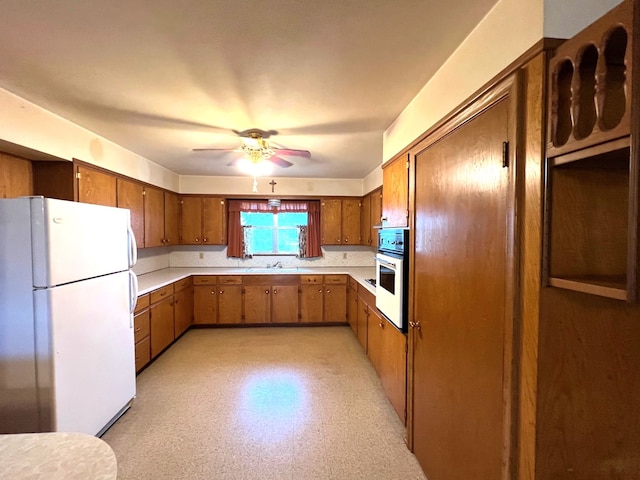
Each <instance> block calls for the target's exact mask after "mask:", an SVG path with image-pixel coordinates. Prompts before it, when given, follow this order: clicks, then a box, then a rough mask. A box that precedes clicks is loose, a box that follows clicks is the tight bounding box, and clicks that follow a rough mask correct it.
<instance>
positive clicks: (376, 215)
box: [360, 187, 382, 247]
mask: <svg viewBox="0 0 640 480" xmlns="http://www.w3.org/2000/svg"><path fill="white" fill-rule="evenodd" d="M381 215H382V187H380V188H377V189H375V190H373V191H372V192H370V193H368V194H367V195H365V196H364V197H362V211H361V215H360V235H361V237H362V242H361V243H362V245H368V246H372V247H377V246H378V245H377V244H378V231H377V229H376V228H374V227H376V226H380V222H381V220H380V217H381Z"/></svg>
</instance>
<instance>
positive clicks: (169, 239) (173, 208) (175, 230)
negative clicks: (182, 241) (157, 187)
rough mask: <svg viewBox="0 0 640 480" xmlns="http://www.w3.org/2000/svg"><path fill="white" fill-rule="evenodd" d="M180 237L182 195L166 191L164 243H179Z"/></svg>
mask: <svg viewBox="0 0 640 480" xmlns="http://www.w3.org/2000/svg"><path fill="white" fill-rule="evenodd" d="M179 237H180V197H178V195H176V194H175V193H170V192H164V244H165V245H177V244H178V243H179Z"/></svg>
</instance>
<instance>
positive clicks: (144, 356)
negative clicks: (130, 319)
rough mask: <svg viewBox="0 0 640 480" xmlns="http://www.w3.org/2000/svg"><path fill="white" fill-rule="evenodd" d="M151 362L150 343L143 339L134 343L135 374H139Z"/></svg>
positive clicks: (146, 338)
mask: <svg viewBox="0 0 640 480" xmlns="http://www.w3.org/2000/svg"><path fill="white" fill-rule="evenodd" d="M150 360H151V343H150V342H149V337H145V338H144V339H142V340H140V341H139V342H138V343H136V372H139V371H140V369H141V368H142V367H144V366H145V365H146V364H147V363H149V361H150Z"/></svg>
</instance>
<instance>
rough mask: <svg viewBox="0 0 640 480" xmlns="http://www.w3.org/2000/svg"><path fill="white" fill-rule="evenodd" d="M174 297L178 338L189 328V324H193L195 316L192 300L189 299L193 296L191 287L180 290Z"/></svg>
mask: <svg viewBox="0 0 640 480" xmlns="http://www.w3.org/2000/svg"><path fill="white" fill-rule="evenodd" d="M173 298H174V300H173V306H174V312H173V315H174V319H175V336H176V338H178V337H179V336H180V335H182V334H183V333H184V332H185V331H186V330H187V329H188V328H189V325H191V318H192V316H193V306H192V302H190V301H189V298H193V297H192V295H191V288H185V289H183V290H180V291H179V292H178V293H176V294H175V295H174V296H173Z"/></svg>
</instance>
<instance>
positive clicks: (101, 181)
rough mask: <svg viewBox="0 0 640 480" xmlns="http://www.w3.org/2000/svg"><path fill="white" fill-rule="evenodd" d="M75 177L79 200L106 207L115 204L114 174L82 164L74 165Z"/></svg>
mask: <svg viewBox="0 0 640 480" xmlns="http://www.w3.org/2000/svg"><path fill="white" fill-rule="evenodd" d="M75 177H76V178H75V179H76V185H77V187H76V190H77V192H78V201H79V202H82V203H93V204H96V205H106V206H107V207H115V206H117V195H116V193H117V187H116V177H115V176H114V175H110V174H109V173H106V172H103V171H101V170H97V169H93V168H90V167H87V166H84V165H76V174H75Z"/></svg>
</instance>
